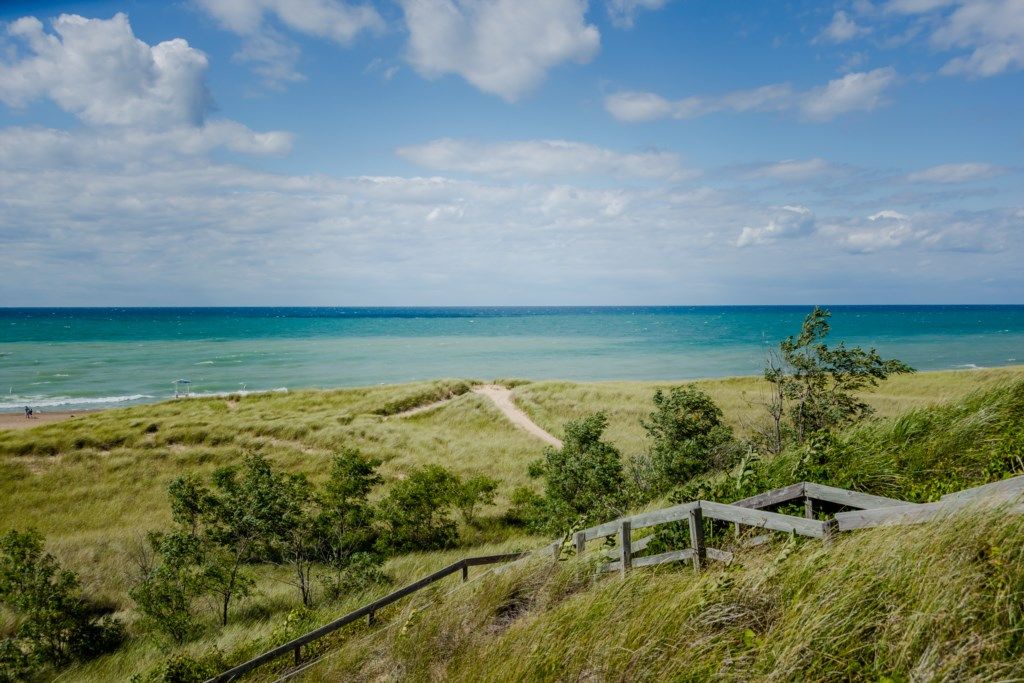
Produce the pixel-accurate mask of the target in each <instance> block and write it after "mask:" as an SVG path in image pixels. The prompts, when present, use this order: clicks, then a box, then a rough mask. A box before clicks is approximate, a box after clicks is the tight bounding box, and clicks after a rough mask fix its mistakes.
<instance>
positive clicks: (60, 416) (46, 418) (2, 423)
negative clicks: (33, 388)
mask: <svg viewBox="0 0 1024 683" xmlns="http://www.w3.org/2000/svg"><path fill="white" fill-rule="evenodd" d="M103 410H109V408H90V409H88V410H52V411H51V410H48V411H46V412H39V411H36V413H35V414H33V415H32V417H31V418H27V417H25V413H23V412H22V413H0V429H12V430H13V429H31V428H32V427H39V426H40V425H45V424H53V423H54V422H63V421H65V420H70V419H72V418H75V417H81V416H83V415H90V414H92V413H98V412H101V411H103Z"/></svg>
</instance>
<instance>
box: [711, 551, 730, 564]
mask: <svg viewBox="0 0 1024 683" xmlns="http://www.w3.org/2000/svg"><path fill="white" fill-rule="evenodd" d="M705 550H706V551H707V554H708V557H710V558H711V559H712V560H720V561H722V562H731V561H732V553H730V552H729V551H728V550H719V549H718V548H705Z"/></svg>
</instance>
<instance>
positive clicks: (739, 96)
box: [605, 67, 897, 122]
mask: <svg viewBox="0 0 1024 683" xmlns="http://www.w3.org/2000/svg"><path fill="white" fill-rule="evenodd" d="M896 80H897V76H896V70H895V69H893V68H892V67H884V68H880V69H875V70H873V71H866V72H856V73H849V74H846V75H845V76H843V77H841V78H836V79H834V80H831V81H829V82H828V83H826V84H825V85H823V86H821V87H818V88H814V89H811V90H808V91H805V92H799V91H797V90H796V89H794V88H793V86H791V85H790V84H788V83H777V84H772V85H765V86H761V87H759V88H753V89H750V90H736V91H733V92H730V93H726V94H724V95H718V96H713V95H712V96H702V95H701V96H693V97H687V98H684V99H681V100H675V101H671V100H668V99H665V98H664V97H662V96H660V95H657V94H655V93H648V92H629V91H627V92H619V93H614V94H612V95H609V96H608V97H607V98H605V109H607V111H608V112H609V113H610V114H611V115H612V116H614V117H615V118H617V119H619V120H620V121H630V122H638V121H652V120H655V119H663V118H673V119H692V118H697V117H699V116H706V115H708V114H713V113H716V112H723V111H730V112H748V111H793V112H796V113H797V114H798V115H799V116H801V117H802V118H804V119H806V120H809V121H830V120H832V119H834V118H836V117H838V116H841V115H843V114H846V113H849V112H854V111H872V110H874V109H876V108H878V107H879V106H881V105H882V104H883V103H884V98H883V95H884V93H885V91H886V90H887V89H889V88H890V87H891V86H892V85H894V84H895V83H896Z"/></svg>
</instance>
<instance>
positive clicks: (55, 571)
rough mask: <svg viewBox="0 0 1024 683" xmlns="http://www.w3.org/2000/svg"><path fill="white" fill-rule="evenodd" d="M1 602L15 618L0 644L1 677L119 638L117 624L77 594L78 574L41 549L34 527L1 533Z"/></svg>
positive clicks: (105, 648) (91, 652)
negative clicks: (11, 630) (10, 633)
mask: <svg viewBox="0 0 1024 683" xmlns="http://www.w3.org/2000/svg"><path fill="white" fill-rule="evenodd" d="M0 604H2V605H3V606H4V607H6V608H8V609H10V610H11V611H12V612H14V613H15V614H16V615H17V616H18V618H19V623H18V626H17V628H16V630H15V632H14V636H13V638H8V639H6V640H5V641H4V643H3V646H2V648H0V661H2V667H3V670H2V672H0V677H10V678H12V679H17V678H19V677H20V675H19V672H24V671H27V670H29V669H30V668H34V667H36V666H41V665H57V666H59V665H62V664H66V663H68V662H70V661H73V660H83V659H88V658H91V657H95V656H97V655H100V654H103V653H106V652H110V651H111V650H113V649H115V648H116V647H117V646H118V645H120V643H121V641H122V640H123V639H124V627H123V626H122V625H121V623H120V622H119V621H117V620H116V619H114V618H112V617H110V616H109V615H106V614H104V613H103V612H104V610H102V609H100V608H99V607H97V606H96V605H93V604H91V603H89V602H88V601H87V600H86V599H85V598H84V597H83V596H82V592H81V588H80V586H79V581H78V577H77V576H76V575H75V574H74V573H73V572H71V571H68V570H67V569H63V568H62V567H61V566H60V564H59V563H58V562H57V560H56V558H54V557H53V555H50V554H49V553H47V552H45V551H44V550H43V539H42V537H41V536H40V535H39V534H37V533H35V532H33V531H25V532H20V531H14V530H12V531H9V532H7V533H6V534H4V535H3V536H0Z"/></svg>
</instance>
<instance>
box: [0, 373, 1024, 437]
mask: <svg viewBox="0 0 1024 683" xmlns="http://www.w3.org/2000/svg"><path fill="white" fill-rule="evenodd" d="M1001 371H1009V372H1010V373H1014V374H1016V373H1018V372H1024V364H1021V363H1014V364H1010V365H999V366H990V367H975V368H947V369H943V370H925V371H922V372H918V373H915V374H916V375H917V376H921V375H944V374H951V373H978V372H1001ZM758 378H760V375H729V376H725V377H701V378H694V379H660V380H646V379H645V380H623V379H607V380H589V381H576V380H562V379H557V378H542V379H530V380H526V381H527V382H528V383H536V382H565V381H569V382H571V383H572V384H593V385H600V384H621V383H629V384H644V385H650V386H659V385H675V384H686V383H690V382H696V383H706V382H711V383H715V382H725V383H729V382H737V381H751V380H756V379H758ZM440 379H443V378H435V380H429V381H437V380H440ZM468 381H473V382H474V383H477V384H480V385H491V384H494V382H493V381H488V380H468ZM412 383H415V382H394V383H388V384H381V385H365V386H339V387H330V388H328V387H306V388H296V389H283V388H277V389H267V390H264V391H253V390H250V391H243V392H216V393H210V394H193V395H192V396H190V397H187V398H191V399H210V398H227V397H229V396H232V395H238V394H241V395H247V396H260V395H272V394H281V393H291V392H296V391H310V392H332V391H345V390H348V389H362V388H371V387H372V388H380V387H381V386H401V385H403V384H412ZM869 393H870V392H869ZM184 398H186V397H180V399H176V398H174V397H173V396H169V397H166V398H162V399H160V400H156V401H144V402H140V403H132V404H131V405H123V404H121V405H118V404H110V405H106V406H102V407H96V406H93V407H89V408H83V409H80V410H73V409H72V410H45V409H43V410H39V409H36V412H35V414H34V415H33V417H32V418H31V419H29V418H26V417H25V414H24V412H22V411H12V412H0V431H3V430H21V429H31V428H32V427H39V426H42V425H46V424H54V423H57V422H64V421H65V420H70V419H74V418H77V417H83V416H87V415H92V414H95V413H100V412H105V411H108V410H124V409H127V408H136V407H141V406H152V405H157V404H160V403H165V402H167V401H174V400H181V399H184Z"/></svg>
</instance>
